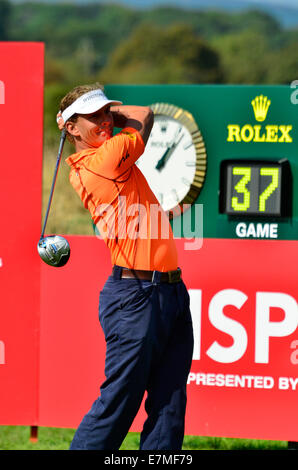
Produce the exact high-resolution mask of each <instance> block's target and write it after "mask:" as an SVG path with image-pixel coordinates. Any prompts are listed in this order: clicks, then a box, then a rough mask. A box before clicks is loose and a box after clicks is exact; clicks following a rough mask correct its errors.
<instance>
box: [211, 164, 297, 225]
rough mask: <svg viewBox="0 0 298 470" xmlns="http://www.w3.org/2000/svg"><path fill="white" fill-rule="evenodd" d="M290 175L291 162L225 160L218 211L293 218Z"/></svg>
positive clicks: (221, 175) (222, 166) (222, 168)
mask: <svg viewBox="0 0 298 470" xmlns="http://www.w3.org/2000/svg"><path fill="white" fill-rule="evenodd" d="M291 199H292V194H291V173H290V164H289V162H288V160H286V159H281V160H278V161H276V162H274V161H262V160H259V161H258V160H246V161H245V160H223V161H222V162H221V167H220V198H219V211H220V212H221V213H224V214H228V215H232V216H233V215H234V216H237V215H241V216H242V217H245V216H265V217H268V218H270V217H273V216H276V217H286V216H288V217H289V216H290V215H291V211H290V208H291V204H290V202H291Z"/></svg>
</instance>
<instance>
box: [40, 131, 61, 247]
mask: <svg viewBox="0 0 298 470" xmlns="http://www.w3.org/2000/svg"><path fill="white" fill-rule="evenodd" d="M65 138H66V130H65V129H63V130H62V132H61V137H60V144H59V149H58V157H57V162H56V167H55V171H54V176H53V181H52V187H51V192H50V196H49V202H48V207H47V210H46V215H45V220H44V223H43V228H42V232H41V235H40V238H43V236H44V232H45V229H46V225H47V221H48V217H49V212H50V207H51V203H52V199H53V194H54V189H55V184H56V179H57V173H58V169H59V165H60V161H61V155H62V151H63V146H64V142H65Z"/></svg>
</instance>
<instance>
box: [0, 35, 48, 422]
mask: <svg viewBox="0 0 298 470" xmlns="http://www.w3.org/2000/svg"><path fill="white" fill-rule="evenodd" d="M43 51H44V47H43V44H31V43H6V42H5V43H0V138H1V172H0V187H1V197H0V215H1V218H0V224H1V230H0V384H1V386H0V407H1V413H0V414H1V424H29V423H30V424H36V423H37V418H38V414H37V411H38V387H37V384H38V361H39V314H40V311H39V306H40V261H39V259H38V258H37V257H36V256H35V251H36V248H35V247H36V244H37V241H38V238H39V235H40V219H41V181H42V178H41V177H42V134H43V56H44V52H43Z"/></svg>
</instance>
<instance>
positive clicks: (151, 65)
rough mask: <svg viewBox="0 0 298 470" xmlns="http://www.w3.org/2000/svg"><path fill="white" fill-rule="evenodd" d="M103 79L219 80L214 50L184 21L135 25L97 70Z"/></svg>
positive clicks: (172, 81)
mask: <svg viewBox="0 0 298 470" xmlns="http://www.w3.org/2000/svg"><path fill="white" fill-rule="evenodd" d="M100 79H101V81H103V82H106V83H220V82H222V80H223V73H222V68H221V65H220V60H219V56H218V54H217V53H216V52H215V50H214V49H212V48H211V47H210V46H209V45H208V44H207V43H206V42H204V41H203V40H201V39H200V38H199V37H197V36H196V35H195V33H194V32H193V30H192V28H190V27H189V26H186V25H173V26H171V27H169V28H166V29H162V28H158V27H156V26H153V25H150V24H143V25H141V26H139V27H138V28H137V29H136V30H135V31H134V32H133V33H132V35H131V36H130V37H129V38H128V39H127V40H126V41H125V42H123V43H122V44H121V45H120V46H118V48H117V49H116V50H115V51H114V53H113V54H112V55H111V56H110V59H109V61H108V63H107V65H106V67H105V68H104V69H103V70H102V72H101V73H100Z"/></svg>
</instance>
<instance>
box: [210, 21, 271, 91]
mask: <svg viewBox="0 0 298 470" xmlns="http://www.w3.org/2000/svg"><path fill="white" fill-rule="evenodd" d="M212 45H213V47H214V48H215V49H216V51H217V52H218V54H219V55H220V57H221V60H222V65H223V69H224V73H225V79H226V83H234V84H237V83H239V84H254V83H266V81H267V76H268V71H269V62H270V61H269V58H271V57H272V56H271V55H270V46H269V44H268V41H267V39H266V38H265V37H264V36H263V35H262V34H260V33H259V34H257V33H255V32H253V31H250V30H247V31H243V32H240V33H234V34H227V35H224V36H222V37H219V38H216V39H214V40H213V41H212ZM272 55H274V53H272Z"/></svg>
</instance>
